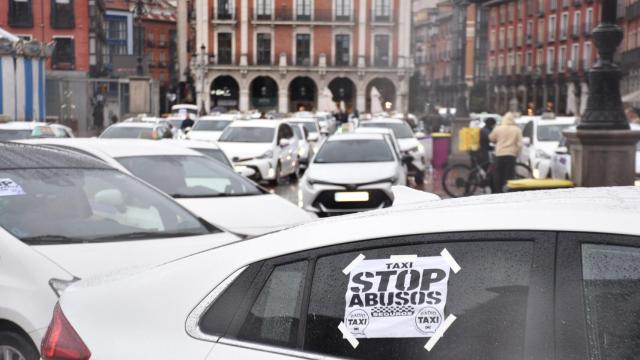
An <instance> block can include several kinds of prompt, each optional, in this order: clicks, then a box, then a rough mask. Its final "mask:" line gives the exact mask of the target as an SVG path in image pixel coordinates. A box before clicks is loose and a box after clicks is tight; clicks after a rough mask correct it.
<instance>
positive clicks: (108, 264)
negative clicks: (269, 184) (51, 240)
mask: <svg viewBox="0 0 640 360" xmlns="http://www.w3.org/2000/svg"><path fill="white" fill-rule="evenodd" d="M237 240H240V238H239V237H238V236H236V235H232V234H230V233H218V234H211V235H203V236H189V237H177V238H168V239H152V240H135V241H118V242H101V243H94V244H63V245H35V246H32V248H33V249H34V250H36V251H37V252H39V253H41V254H42V255H44V256H45V257H47V258H48V259H50V260H51V261H53V262H54V263H56V264H57V265H58V266H60V267H61V268H63V269H65V270H66V271H68V272H69V273H71V274H73V275H74V276H76V277H79V278H87V277H91V276H94V275H96V274H101V273H106V272H111V271H115V270H121V269H129V268H140V267H147V266H154V265H160V264H164V263H166V262H169V261H172V260H175V259H178V258H181V257H184V256H187V255H191V254H195V253H197V252H201V251H204V250H208V249H211V248H214V247H218V246H221V245H225V244H228V243H231V242H234V241H237Z"/></svg>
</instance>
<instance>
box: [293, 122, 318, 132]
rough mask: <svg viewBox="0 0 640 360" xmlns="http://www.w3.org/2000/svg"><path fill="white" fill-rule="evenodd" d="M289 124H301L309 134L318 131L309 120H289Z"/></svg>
mask: <svg viewBox="0 0 640 360" xmlns="http://www.w3.org/2000/svg"><path fill="white" fill-rule="evenodd" d="M289 123H290V124H291V125H302V126H304V128H305V129H307V131H308V132H309V134H313V133H318V127H317V126H316V124H315V123H314V122H311V121H290V122H289Z"/></svg>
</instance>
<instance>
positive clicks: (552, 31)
mask: <svg viewBox="0 0 640 360" xmlns="http://www.w3.org/2000/svg"><path fill="white" fill-rule="evenodd" d="M555 40H556V16H555V15H551V16H549V41H555Z"/></svg>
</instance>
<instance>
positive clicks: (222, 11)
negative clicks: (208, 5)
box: [216, 0, 233, 20]
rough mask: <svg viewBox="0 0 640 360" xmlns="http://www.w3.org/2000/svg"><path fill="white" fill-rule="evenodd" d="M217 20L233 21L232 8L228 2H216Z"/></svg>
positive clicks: (224, 0)
mask: <svg viewBox="0 0 640 360" xmlns="http://www.w3.org/2000/svg"><path fill="white" fill-rule="evenodd" d="M217 5H218V7H217V13H216V16H217V19H219V20H231V19H233V7H232V4H231V1H230V0H218V4H217Z"/></svg>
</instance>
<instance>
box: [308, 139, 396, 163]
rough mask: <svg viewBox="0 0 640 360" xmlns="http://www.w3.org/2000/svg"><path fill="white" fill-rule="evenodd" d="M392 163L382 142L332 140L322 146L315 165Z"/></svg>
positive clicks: (390, 153) (391, 157)
mask: <svg viewBox="0 0 640 360" xmlns="http://www.w3.org/2000/svg"><path fill="white" fill-rule="evenodd" d="M386 161H394V158H393V153H392V152H391V148H389V145H388V144H387V142H386V141H384V140H365V139H362V140H334V141H327V142H325V143H324V145H322V147H321V148H320V151H318V155H316V158H315V161H314V162H316V163H324V164H331V163H359V162H386Z"/></svg>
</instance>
